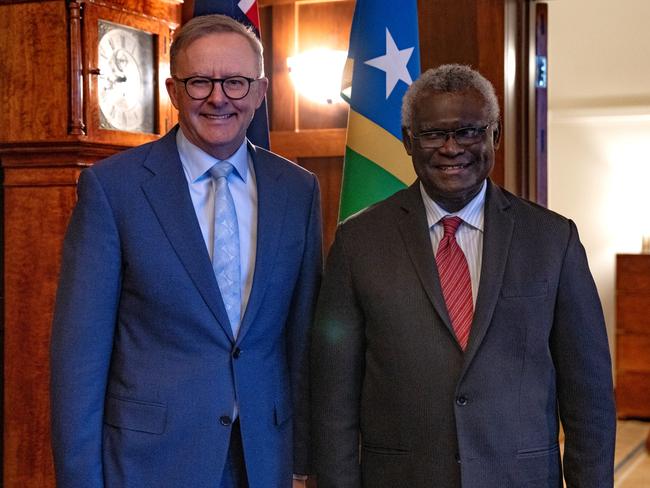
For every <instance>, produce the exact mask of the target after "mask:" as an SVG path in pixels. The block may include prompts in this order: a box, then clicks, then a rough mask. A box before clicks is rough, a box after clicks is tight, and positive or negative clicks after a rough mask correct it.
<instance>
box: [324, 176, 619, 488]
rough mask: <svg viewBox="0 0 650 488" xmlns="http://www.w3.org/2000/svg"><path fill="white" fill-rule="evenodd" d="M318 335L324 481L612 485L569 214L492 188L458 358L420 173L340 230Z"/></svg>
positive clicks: (595, 309) (585, 276)
mask: <svg viewBox="0 0 650 488" xmlns="http://www.w3.org/2000/svg"><path fill="white" fill-rule="evenodd" d="M312 335H313V344H312V349H313V351H312V353H313V362H312V380H313V381H312V391H313V394H312V400H313V411H312V415H313V431H312V434H313V438H314V446H315V451H316V456H315V459H316V462H315V466H316V472H317V475H318V487H319V488H361V487H364V488H394V487H398V486H400V487H401V486H408V487H409V488H431V487H440V488H461V487H462V488H514V487H526V488H561V487H562V476H563V469H562V468H564V477H565V478H566V481H567V486H570V487H572V488H611V486H612V484H613V464H614V463H613V461H614V436H615V427H616V416H615V410H614V398H613V390H612V377H611V363H610V356H609V348H608V344H607V335H606V331H605V323H604V319H603V314H602V309H601V306H600V301H599V299H598V294H597V292H596V287H595V285H594V281H593V279H592V277H591V273H590V272H589V268H588V266H587V257H586V255H585V251H584V248H583V246H582V244H581V243H580V239H579V238H578V232H577V230H576V227H575V225H574V224H573V222H571V221H570V220H568V219H566V218H564V217H561V216H560V215H558V214H556V213H553V212H551V211H549V210H547V209H544V208H541V207H539V206H538V205H535V204H533V203H530V202H527V201H525V200H522V199H520V198H517V197H515V196H514V195H512V194H510V193H508V192H506V191H505V190H502V189H500V188H499V187H497V186H495V185H493V184H492V183H491V182H488V187H487V194H486V200H485V231H484V234H483V259H482V263H481V278H480V283H479V290H478V297H477V300H476V307H475V312H474V320H473V323H472V330H471V333H470V338H469V344H468V346H467V349H466V350H465V351H464V352H463V351H461V349H460V347H459V346H458V343H457V342H456V340H455V338H454V333H453V328H452V326H451V321H450V320H449V316H448V314H447V309H446V306H445V302H444V298H443V295H442V290H441V288H440V280H439V277H438V272H437V268H436V263H435V258H434V254H433V250H432V248H431V239H430V236H429V228H428V224H427V218H426V212H425V209H424V204H423V202H422V197H421V194H420V188H419V182H418V183H416V184H414V185H413V186H411V187H410V188H409V189H407V190H403V191H400V192H398V193H396V194H395V195H393V196H392V197H390V198H388V199H386V200H384V201H383V202H381V203H379V204H377V205H375V206H374V207H372V208H370V209H368V210H366V211H364V212H361V213H360V214H358V215H356V216H355V217H352V218H350V219H349V220H347V221H346V222H345V223H344V224H342V225H341V226H339V229H338V231H337V235H336V240H335V242H334V245H333V246H332V249H331V251H330V255H329V257H328V260H327V266H326V271H325V278H324V280H323V286H322V289H321V292H320V298H319V303H318V311H317V318H316V322H315V326H314V329H313V332H312ZM559 419H561V421H562V424H563V426H564V433H565V443H564V458H563V460H562V461H561V460H560V449H559V444H558V434H559ZM360 435H361V456H360V457H361V463H360V464H359V436H360Z"/></svg>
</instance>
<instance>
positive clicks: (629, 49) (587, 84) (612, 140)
mask: <svg viewBox="0 0 650 488" xmlns="http://www.w3.org/2000/svg"><path fill="white" fill-rule="evenodd" d="M548 4H549V167H548V173H549V180H548V185H549V207H550V208H551V209H553V210H555V211H557V212H559V213H561V214H563V215H565V216H567V217H569V218H572V219H573V220H574V221H575V222H576V224H577V225H578V229H579V231H580V235H581V238H582V242H583V244H584V245H585V248H586V250H587V255H588V258H589V263H590V266H591V269H592V272H593V274H594V278H595V280H596V285H597V287H598V291H599V294H600V296H601V299H602V302H603V308H604V311H605V320H606V322H607V329H608V333H609V338H610V344H611V345H612V346H613V345H614V339H615V327H616V324H615V290H614V281H615V256H616V254H617V253H637V252H640V250H641V236H642V234H643V233H645V234H648V235H650V62H649V59H650V56H649V54H648V53H650V26H649V21H650V1H648V0H617V1H612V0H551V1H549V2H548ZM612 354H614V349H613V347H612Z"/></svg>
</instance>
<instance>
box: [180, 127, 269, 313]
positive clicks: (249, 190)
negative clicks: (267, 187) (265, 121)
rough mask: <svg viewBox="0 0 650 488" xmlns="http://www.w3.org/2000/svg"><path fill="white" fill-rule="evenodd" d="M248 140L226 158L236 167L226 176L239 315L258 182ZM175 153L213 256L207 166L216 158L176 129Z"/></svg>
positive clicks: (249, 274)
mask: <svg viewBox="0 0 650 488" xmlns="http://www.w3.org/2000/svg"><path fill="white" fill-rule="evenodd" d="M247 142H248V141H247V140H246V139H244V142H243V143H242V145H241V146H239V149H237V151H235V153H234V154H232V155H231V156H230V157H228V158H227V161H229V162H230V163H231V164H232V165H233V166H234V167H235V170H234V171H233V172H232V173H230V175H229V176H228V188H229V189H230V193H231V194H232V199H233V201H234V202H235V211H236V213H237V225H238V227H239V259H240V265H241V267H240V269H241V277H240V278H241V279H240V284H241V317H242V318H243V317H244V311H245V310H246V305H247V304H248V298H249V297H250V292H251V287H252V286H253V273H254V271H255V253H256V249H257V184H256V180H255V171H254V169H253V161H252V159H251V157H250V155H249V154H248V146H247ZM176 145H177V146H178V154H179V156H180V158H181V163H183V172H184V173H185V178H187V186H188V188H189V190H190V197H191V198H192V204H193V205H194V211H195V212H196V218H197V219H198V221H199V226H200V227H201V233H202V234H203V240H204V241H205V246H206V248H207V249H208V254H209V255H210V259H212V252H213V250H212V243H213V242H214V241H213V237H214V185H213V184H212V178H211V176H210V174H209V173H208V170H209V169H210V168H212V166H214V165H215V164H216V163H217V162H219V161H220V160H219V159H216V158H214V157H212V156H210V155H209V154H208V153H206V152H205V151H203V150H202V149H200V148H199V147H197V146H195V145H194V144H192V143H191V142H190V141H189V140H188V139H187V137H185V135H184V134H183V130H182V129H179V130H178V132H177V133H176Z"/></svg>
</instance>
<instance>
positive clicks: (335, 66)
mask: <svg viewBox="0 0 650 488" xmlns="http://www.w3.org/2000/svg"><path fill="white" fill-rule="evenodd" d="M346 58H347V52H345V51H335V50H333V49H314V50H312V51H305V52H303V53H300V54H298V55H296V56H291V57H290V58H288V59H287V65H288V66H289V76H290V77H291V80H292V81H293V84H294V86H295V87H296V90H297V91H298V93H300V94H301V95H302V96H304V97H306V98H308V99H309V100H312V101H314V102H317V103H323V104H331V103H340V102H342V101H343V100H342V99H341V95H340V93H341V78H342V76H343V67H344V65H345V60H346Z"/></svg>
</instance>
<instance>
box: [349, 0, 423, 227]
mask: <svg viewBox="0 0 650 488" xmlns="http://www.w3.org/2000/svg"><path fill="white" fill-rule="evenodd" d="M419 72H420V53H419V47H418V22H417V0H401V1H399V2H396V1H394V0H357V2H356V7H355V10H354V18H353V19H352V30H351V32H350V46H349V49H348V61H347V63H346V69H345V73H344V75H343V92H342V93H341V96H342V97H343V98H344V99H345V100H346V101H347V102H348V103H349V104H350V116H349V119H348V134H347V142H346V146H347V147H346V154H345V162H344V168H343V183H342V187H341V201H340V206H339V219H340V220H343V219H345V218H347V217H348V216H350V215H351V214H353V213H356V212H358V211H359V210H361V209H363V208H365V207H367V206H368V205H371V204H373V203H375V202H378V201H379V200H383V199H384V198H386V197H388V196H390V195H392V194H393V193H395V192H396V191H398V190H400V189H401V188H404V187H406V186H407V185H409V184H410V183H412V182H413V181H415V172H414V171H413V166H412V164H411V161H410V158H409V157H408V155H407V154H406V150H405V149H404V146H403V145H402V142H401V121H400V111H401V104H402V97H403V96H404V93H405V92H406V90H407V88H408V87H409V85H410V84H411V83H412V82H413V79H414V78H415V77H417V75H418V74H419Z"/></svg>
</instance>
